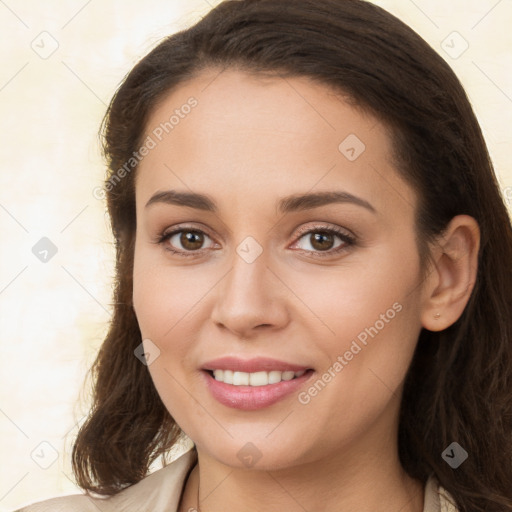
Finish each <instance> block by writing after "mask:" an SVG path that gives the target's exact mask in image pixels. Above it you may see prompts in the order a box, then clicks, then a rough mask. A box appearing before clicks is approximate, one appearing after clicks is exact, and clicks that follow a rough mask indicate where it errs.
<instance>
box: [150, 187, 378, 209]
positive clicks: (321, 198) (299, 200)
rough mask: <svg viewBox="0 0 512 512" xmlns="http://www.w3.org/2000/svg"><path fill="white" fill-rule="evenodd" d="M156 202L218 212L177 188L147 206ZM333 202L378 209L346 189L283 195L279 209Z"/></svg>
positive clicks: (209, 200)
mask: <svg viewBox="0 0 512 512" xmlns="http://www.w3.org/2000/svg"><path fill="white" fill-rule="evenodd" d="M155 203H164V204H174V205H178V206H186V207H189V208H195V209H197V210H204V211H209V212H213V213H217V212H218V207H217V204H216V203H215V201H214V200H213V199H212V198H210V197H209V196H207V195H205V194H199V193H197V192H185V191H183V192H180V191H177V190H164V191H161V192H157V193H155V194H154V195H153V196H152V197H151V198H150V199H149V201H148V202H147V203H146V208H147V207H148V206H150V205H152V204H155ZM333 203H352V204H355V205H357V206H361V207H363V208H366V209H367V210H369V211H370V212H372V213H377V210H376V209H375V208H374V207H373V206H372V205H371V204H370V203H369V202H368V201H366V200H364V199H362V198H360V197H357V196H354V195H353V194H350V193H348V192H344V191H326V192H314V193H307V194H292V195H290V196H286V197H283V198H282V199H281V200H280V201H279V203H278V209H279V211H280V212H282V213H290V212H297V211H302V210H310V209H312V208H319V207H320V206H325V205H328V204H333Z"/></svg>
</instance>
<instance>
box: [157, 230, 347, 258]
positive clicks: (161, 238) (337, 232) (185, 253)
mask: <svg viewBox="0 0 512 512" xmlns="http://www.w3.org/2000/svg"><path fill="white" fill-rule="evenodd" d="M182 232H193V233H200V234H203V235H206V236H208V237H209V238H211V237H210V236H209V235H208V233H205V232H204V231H203V230H201V229H198V228H193V227H191V226H178V227H176V228H175V229H174V230H173V231H170V232H168V233H165V232H164V233H163V234H161V235H159V236H158V238H157V239H156V240H155V243H157V244H160V245H163V244H164V243H165V242H167V241H168V240H169V239H170V238H172V237H173V236H174V235H176V234H177V233H182ZM312 233H322V234H330V235H336V236H338V237H339V238H340V239H341V241H342V242H343V244H342V245H340V246H338V247H336V248H335V249H329V250H327V251H310V250H307V249H298V250H299V251H301V252H305V253H309V254H312V255H314V257H320V258H324V257H328V256H332V255H334V254H339V253H341V252H344V251H346V250H348V249H349V248H350V247H351V246H353V245H355V243H356V239H355V237H353V236H350V235H348V234H347V233H346V232H344V231H342V230H340V229H338V228H333V227H327V226H313V227H312V228H309V229H305V230H299V233H298V238H297V241H298V240H300V239H301V238H302V237H303V236H305V235H309V234H312ZM164 249H165V250H166V251H169V252H170V253H172V254H176V255H178V256H183V257H194V256H197V255H199V254H201V253H202V252H203V250H207V249H203V250H201V249H199V250H197V251H181V250H176V249H173V248H172V247H165V248H164Z"/></svg>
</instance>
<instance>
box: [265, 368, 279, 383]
mask: <svg viewBox="0 0 512 512" xmlns="http://www.w3.org/2000/svg"><path fill="white" fill-rule="evenodd" d="M281 375H282V372H278V371H277V370H274V371H271V372H268V383H269V384H277V383H278V382H281Z"/></svg>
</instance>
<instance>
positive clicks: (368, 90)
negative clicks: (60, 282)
mask: <svg viewBox="0 0 512 512" xmlns="http://www.w3.org/2000/svg"><path fill="white" fill-rule="evenodd" d="M225 68H234V69H240V70H244V71H247V72H251V73H257V74H258V73H265V74H271V75H274V76H276V77H308V78H312V79H314V80H315V81H317V82H318V83H319V84H323V85H325V86H329V87H334V88H335V89H336V90H337V91H339V92H340V93H341V94H343V95H344V97H346V98H349V99H350V101H351V102H352V103H353V104H354V105H355V106H356V107H358V108H360V109H362V110H363V111H365V112H368V113H371V114H372V115H373V116H374V117H375V118H376V119H378V120H379V121H381V122H382V123H384V124H385V126H387V127H388V129H389V134H390V137H391V140H392V142H393V149H394V154H395V160H396V168H397V171H398V172H399V173H400V175H401V176H402V178H403V179H404V180H405V181H407V182H408V183H409V184H410V185H411V186H412V187H413V188H414V190H415V191H416V192H417V194H418V197H419V199H418V207H417V211H416V212H415V213H416V232H417V237H418V250H419V254H420V255H422V261H423V262H424V261H425V258H423V255H425V254H426V251H427V243H428V242H429V241H432V240H434V239H435V237H436V236H437V235H439V234H441V233H442V232H443V230H444V228H445V227H446V226H447V224H448V223H449V221H450V220H451V219H452V218H453V217H454V216H456V215H459V214H467V215H470V216H472V217H474V218H475V219H476V220H477V222H478V224H479V226H480V230H481V237H482V239H481V245H480V250H479V255H478V271H477V278H476V283H475V286H474V289H473V291H472V294H471V297H470V299H469V302H468V304H467V306H466V308H465V310H464V312H463V314H462V315H461V317H460V318H459V320H458V321H457V322H455V323H454V324H453V325H452V326H450V327H449V328H447V329H445V330H443V331H440V332H430V331H427V330H425V329H423V330H422V331H421V333H420V336H419V339H418V343H417V347H416V351H415V354H414V358H413V360H412V363H411V365H410V368H409V371H408V373H407V376H406V381H405V385H404V392H403V398H402V404H401V410H400V422H399V432H398V436H399V444H398V446H399V456H400V461H401V463H402V465H403V467H404V469H405V470H406V471H407V472H408V474H409V475H411V476H412V477H414V478H417V479H419V480H420V481H422V482H423V483H425V482H426V480H427V478H428V476H429V475H431V474H432V473H433V474H435V476H436V477H437V479H438V480H439V482H440V484H441V485H442V486H443V487H444V488H445V489H447V490H448V491H449V492H450V493H451V495H452V496H453V497H454V499H455V501H456V504H457V506H458V507H459V509H460V510H461V512H470V511H471V512H484V511H485V512H493V511H500V512H503V511H504V510H509V511H512V319H511V311H512V307H511V306H512V228H511V223H510V219H509V215H508V211H507V208H506V206H505V203H504V200H503V198H502V196H501V193H500V189H499V186H498V182H497V179H496V177H495V174H494V170H493V166H492V162H491V159H490V157H489V154H488V150H487V147H486V143H485V141H484V138H483V136H482V132H481V129H480V126H479V124H478V121H477V119H476V117H475V114H474V112H473V110H472V108H471V105H470V102H469V100H468V98H467V95H466V93H465V91H464V89H463V87H462V85H461V83H460V82H459V80H458V79H457V77H456V75H455V73H454V72H453V71H452V70H451V68H450V67H449V65H448V64H447V63H446V62H445V61H444V60H443V59H442V58H441V57H440V56H439V55H438V54H437V53H436V52H435V51H434V50H433V49H432V48H431V47H430V46H429V45H428V44H427V43H426V42H425V41H424V40H423V39H422V38H421V37H420V36H419V35H418V34H417V33H416V32H414V31H413V30H412V29H411V28H409V27H408V26H407V25H405V24H404V23H403V22H401V21H400V20H399V19H397V18H396V17H394V16H393V15H391V14H389V13H388V12H386V11H385V10H383V9H382V8H380V7H377V6H376V5H374V4H371V3H369V2H366V1H362V0H227V1H224V2H222V3H220V4H219V5H218V6H217V7H215V8H214V9H212V10H211V11H210V12H209V13H208V14H207V15H206V16H205V17H204V18H202V19H201V20H200V21H199V22H198V23H196V24H195V25H193V26H192V27H190V28H188V29H187V30H184V31H181V32H179V33H176V34H174V35H171V36H170V37H167V38H165V39H164V40H163V41H162V42H161V43H159V44H158V46H156V47H155V48H154V49H153V50H152V51H151V52H150V53H149V54H148V55H147V56H145V57H144V58H143V59H142V60H141V61H140V62H138V64H136V65H135V67H134V68H133V69H132V70H131V71H130V72H129V74H128V75H127V76H126V77H125V79H124V80H123V82H122V84H121V85H120V87H119V88H118V90H117V92H116V93H115V95H114V97H113V99H112V101H111V103H110V105H109V107H108V110H107V112H106V115H105V118H104V121H103V124H102V132H101V133H102V137H103V149H104V155H105V158H106V162H107V164H108V173H107V178H106V184H105V185H106V199H107V206H108V211H109V214H110V219H111V225H112V230H113V234H114V238H115V243H116V254H117V260H116V277H115V291H114V312H113V317H112V320H111V323H110V326H109V331H108V334H107V336H106V338H105V340H104V342H103V344H102V346H101V348H100V350H99V353H98V355H97V358H96V360H95V362H94V364H93V365H92V367H91V370H90V372H91V375H92V377H93V384H94V386H93V405H92V408H91V411H90V414H89V416H88V418H87V420H86V422H85V423H84V424H83V425H82V427H81V428H80V430H79V433H78V437H77V438H76V441H75V443H74V446H73V452H72V464H73V471H74V473H75V477H76V479H77V482H78V484H79V485H80V486H81V487H82V488H83V489H85V490H87V491H93V492H95V493H99V494H103V495H112V494H115V493H117V492H119V491H120V490H121V489H123V488H124V487H127V486H129V485H132V484H134V483H136V482H138V481H139V480H141V479H142V478H144V477H145V476H146V475H147V473H148V471H149V467H150V464H151V463H152V462H153V461H154V460H155V459H156V458H157V457H158V456H162V457H164V456H165V454H166V453H167V452H168V450H169V449H170V448H171V447H173V446H174V445H175V444H176V443H177V442H178V441H179V439H180V438H181V436H182V432H181V430H180V428H179V426H178V425H177V424H176V422H175V421H174V419H173V418H172V417H171V416H170V414H169V412H168V411H167V410H166V408H165V407H164V405H163V403H162V401H161V400H160V397H159V395H158V393H157V391H156V389H155V386H154V384H153V382H152V379H151V377H150V374H149V372H148V370H147V367H146V366H144V365H143V364H141V363H140V362H139V360H138V359H137V358H136V357H134V349H135V348H136V347H137V346H138V345H139V344H140V343H141V333H140V330H139V327H138V323H137V319H136V317H135V313H134V311H133V308H132V272H133V256H134V239H135V231H136V223H135V194H134V192H135V190H134V181H135V176H136V171H137V169H136V166H134V168H133V171H131V172H126V173H123V178H122V179H118V180H117V181H115V182H114V181H112V179H113V177H114V175H117V176H119V175H120V174H121V173H120V172H119V170H120V169H121V168H123V166H125V164H126V162H128V161H130V158H132V157H133V154H134V152H135V151H136V150H137V149H138V148H139V147H140V146H141V144H142V134H143V133H144V128H145V127H146V124H147V122H148V119H149V116H150V114H151V113H152V111H153V110H154V108H155V105H156V104H157V103H158V102H159V101H160V100H161V99H162V98H163V97H164V96H165V95H167V94H169V93H170V91H172V90H173V88H174V87H176V86H177V85H178V84H181V83H183V82H185V81H187V80H190V79H193V78H194V77H195V76H197V75H198V74H199V72H201V71H202V70H205V69H218V70H219V71H220V70H222V69H225ZM125 169H126V167H125ZM427 256H428V255H427ZM453 441H457V442H458V443H459V444H460V445H461V446H462V447H463V448H464V449H465V450H466V451H467V452H468V453H469V458H468V459H467V460H466V461H465V462H464V463H463V464H462V465H461V466H460V467H459V468H457V469H455V470H454V469H452V468H451V467H450V466H449V465H448V464H447V463H446V462H445V461H444V460H443V459H442V457H441V453H442V452H443V450H444V449H445V448H446V447H447V446H448V445H450V444H451V443H452V442H453Z"/></svg>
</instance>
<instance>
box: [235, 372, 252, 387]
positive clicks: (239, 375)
mask: <svg viewBox="0 0 512 512" xmlns="http://www.w3.org/2000/svg"><path fill="white" fill-rule="evenodd" d="M233 384H234V385H235V386H248V385H249V374H248V373H246V372H235V373H233Z"/></svg>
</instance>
